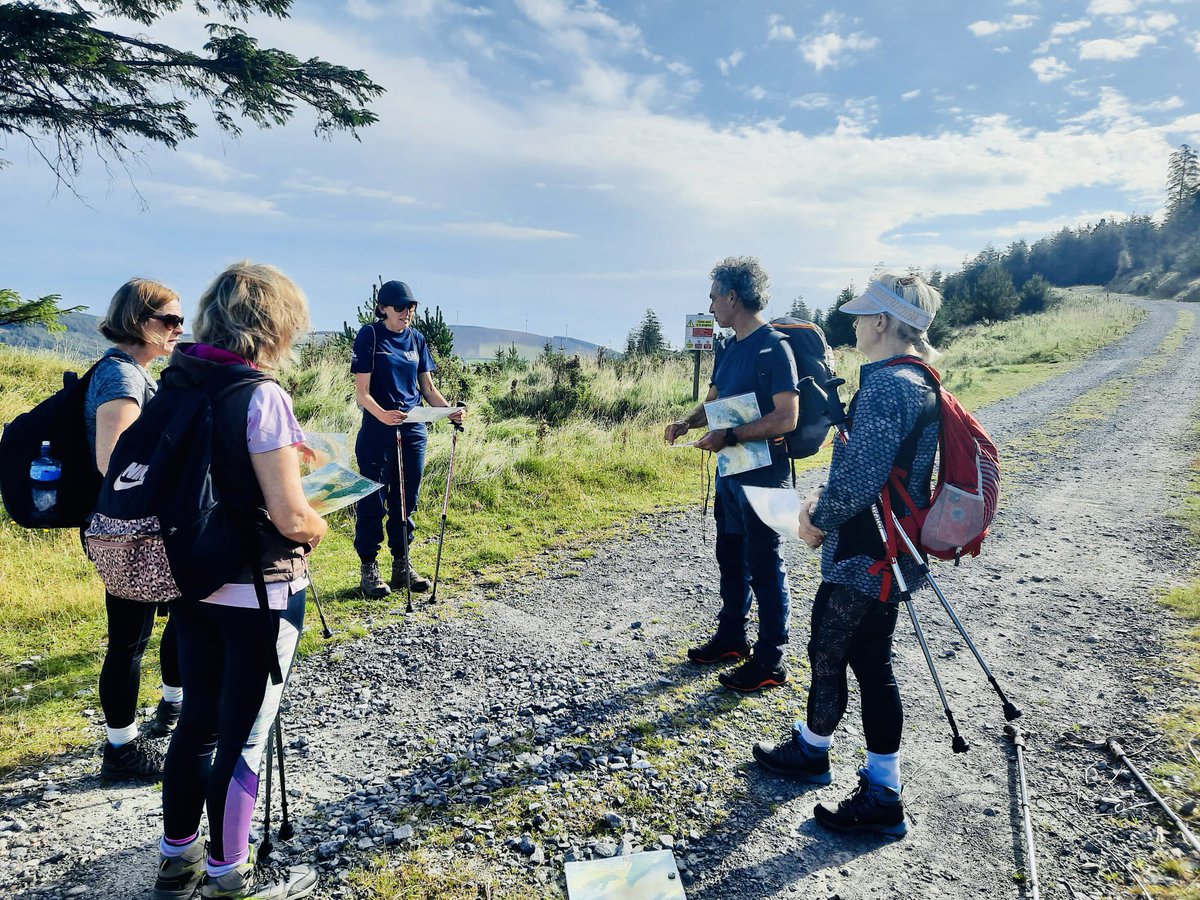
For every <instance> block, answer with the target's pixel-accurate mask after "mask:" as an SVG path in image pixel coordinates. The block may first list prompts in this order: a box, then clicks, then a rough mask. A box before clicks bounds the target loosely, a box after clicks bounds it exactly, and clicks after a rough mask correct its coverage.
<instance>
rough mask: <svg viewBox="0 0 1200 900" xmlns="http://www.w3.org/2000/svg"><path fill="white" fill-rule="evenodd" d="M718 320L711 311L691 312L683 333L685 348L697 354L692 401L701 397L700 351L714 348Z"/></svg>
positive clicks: (693, 372) (693, 375)
mask: <svg viewBox="0 0 1200 900" xmlns="http://www.w3.org/2000/svg"><path fill="white" fill-rule="evenodd" d="M716 327H717V322H716V320H715V319H714V318H713V317H712V315H711V314H710V313H689V314H688V317H687V327H686V329H685V330H684V334H683V349H684V350H691V351H692V352H693V353H695V354H696V366H695V369H693V371H692V402H693V403H695V402H696V401H697V400H699V399H700V351H701V350H711V349H713V336H714V333H715V332H716Z"/></svg>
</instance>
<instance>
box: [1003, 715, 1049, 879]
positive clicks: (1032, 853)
mask: <svg viewBox="0 0 1200 900" xmlns="http://www.w3.org/2000/svg"><path fill="white" fill-rule="evenodd" d="M1004 733H1005V734H1007V735H1008V736H1009V737H1010V738H1012V742H1013V747H1015V748H1016V751H1017V787H1018V788H1019V789H1020V796H1019V799H1020V803H1021V817H1022V818H1023V819H1024V820H1025V857H1026V859H1027V860H1028V865H1027V868H1028V869H1029V883H1030V885H1032V888H1033V890H1032V893H1031V894H1030V897H1032V900H1040V896H1041V894H1040V889H1039V886H1038V873H1037V847H1035V846H1034V843H1033V817H1032V816H1031V814H1030V812H1029V788H1028V786H1027V785H1026V783H1025V734H1024V733H1023V732H1022V731H1021V729H1020V728H1018V727H1017V726H1016V725H1005V726H1004Z"/></svg>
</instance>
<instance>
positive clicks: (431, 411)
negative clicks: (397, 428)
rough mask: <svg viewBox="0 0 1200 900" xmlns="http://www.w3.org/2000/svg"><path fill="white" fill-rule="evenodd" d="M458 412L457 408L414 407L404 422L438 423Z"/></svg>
mask: <svg viewBox="0 0 1200 900" xmlns="http://www.w3.org/2000/svg"><path fill="white" fill-rule="evenodd" d="M457 410H458V407H457V406H414V407H413V408H412V409H410V410H409V411H408V416H407V418H405V420H404V421H405V422H438V421H440V420H442V419H445V418H446V417H448V416H449V415H450V414H451V413H454V412H456V411H457Z"/></svg>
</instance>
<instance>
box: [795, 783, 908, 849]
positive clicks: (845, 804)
mask: <svg viewBox="0 0 1200 900" xmlns="http://www.w3.org/2000/svg"><path fill="white" fill-rule="evenodd" d="M813 818H814V819H816V820H817V822H819V823H820V824H821V825H824V826H825V827H826V828H831V829H833V830H834V831H870V832H874V833H875V834H886V835H888V836H890V837H895V838H901V837H904V835H906V834H908V819H907V818H905V816H904V801H903V800H901V799H900V792H899V791H896V790H893V789H892V788H890V787H887V786H886V785H882V784H872V783H871V781H870V780H869V779H868V778H867V770H866V769H859V770H858V787H857V788H855V789H854V792H853V793H852V794H851V795H850V796H849V797H847V798H846V799H845V800H843V801H842V802H841V803H839V804H838V805H837V806H836V807H833V808H831V807H828V806H826V805H825V804H824V803H818V804H817V808H816V809H814V810H813Z"/></svg>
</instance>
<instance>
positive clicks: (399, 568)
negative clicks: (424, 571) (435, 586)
mask: <svg viewBox="0 0 1200 900" xmlns="http://www.w3.org/2000/svg"><path fill="white" fill-rule="evenodd" d="M405 562H406V561H405V560H403V559H393V560H392V577H391V579H390V580H389V581H388V584H390V585H391V586H392V590H394V591H402V590H404V588H405V582H404V576H405V569H407V570H408V573H407V574H408V578H409V580H410V582H411V584H412V589H413V593H414V594H421V593H424V592H425V591H427V590H429V588H430V583H429V579H428V578H426V577H425V576H424V575H418V574H417V570H416V569H414V568H413V567H412V566H411V565H409V566H406V565H405Z"/></svg>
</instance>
